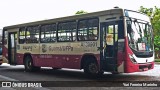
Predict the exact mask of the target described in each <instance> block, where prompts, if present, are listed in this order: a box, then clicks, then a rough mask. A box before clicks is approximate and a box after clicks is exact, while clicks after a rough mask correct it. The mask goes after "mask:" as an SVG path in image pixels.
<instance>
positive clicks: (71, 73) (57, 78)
mask: <svg viewBox="0 0 160 90" xmlns="http://www.w3.org/2000/svg"><path fill="white" fill-rule="evenodd" d="M0 81H36V82H38V81H53V82H49V83H52V84H53V83H54V86H56V87H43V88H30V90H37V89H41V90H50V89H51V90H52V89H58V90H64V89H65V90H75V89H77V90H85V89H87V90H105V89H110V90H124V89H128V90H133V87H115V86H123V83H124V81H126V83H133V81H145V82H147V81H159V82H160V64H156V65H155V68H154V69H153V70H149V71H146V72H136V73H130V74H119V75H113V74H111V73H105V74H104V76H103V77H101V78H92V77H86V76H85V75H84V73H83V71H82V70H71V69H61V70H52V69H51V68H42V69H41V71H38V72H25V71H24V66H22V65H21V66H10V65H8V64H3V65H1V66H0ZM103 81H105V82H103ZM57 82H58V85H59V87H57V85H56V84H57ZM117 82H118V83H117ZM147 83H148V82H147ZM65 85H70V86H71V87H68V86H67V87H61V86H65ZM74 85H75V86H74ZM78 85H79V87H81V88H79V87H77V86H78ZM87 85H88V86H90V87H86V86H87ZM82 86H83V87H82ZM97 86H100V87H97ZM101 86H103V87H101ZM104 86H109V87H104ZM110 86H112V87H110ZM136 88H137V89H139V90H157V89H158V87H136ZM0 89H2V90H4V89H5V90H17V89H18V90H21V89H23V90H27V89H28V88H0Z"/></svg>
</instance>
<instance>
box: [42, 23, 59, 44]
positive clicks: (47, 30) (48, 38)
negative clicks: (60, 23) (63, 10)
mask: <svg viewBox="0 0 160 90" xmlns="http://www.w3.org/2000/svg"><path fill="white" fill-rule="evenodd" d="M55 41H56V24H49V25H43V26H42V27H41V42H42V43H46V42H55Z"/></svg>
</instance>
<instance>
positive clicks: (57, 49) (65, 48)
mask: <svg viewBox="0 0 160 90" xmlns="http://www.w3.org/2000/svg"><path fill="white" fill-rule="evenodd" d="M49 51H73V47H71V46H59V47H52V46H49Z"/></svg>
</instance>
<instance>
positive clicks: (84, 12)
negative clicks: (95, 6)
mask: <svg viewBox="0 0 160 90" xmlns="http://www.w3.org/2000/svg"><path fill="white" fill-rule="evenodd" d="M86 13H87V12H86V11H83V10H80V11H77V12H76V13H75V14H77V15H79V14H86Z"/></svg>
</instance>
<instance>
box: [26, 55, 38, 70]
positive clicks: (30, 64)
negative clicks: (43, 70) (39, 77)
mask: <svg viewBox="0 0 160 90" xmlns="http://www.w3.org/2000/svg"><path fill="white" fill-rule="evenodd" d="M24 66H25V71H27V72H32V71H38V70H40V67H35V66H34V65H33V61H32V58H31V57H30V56H26V57H25V61H24Z"/></svg>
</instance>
